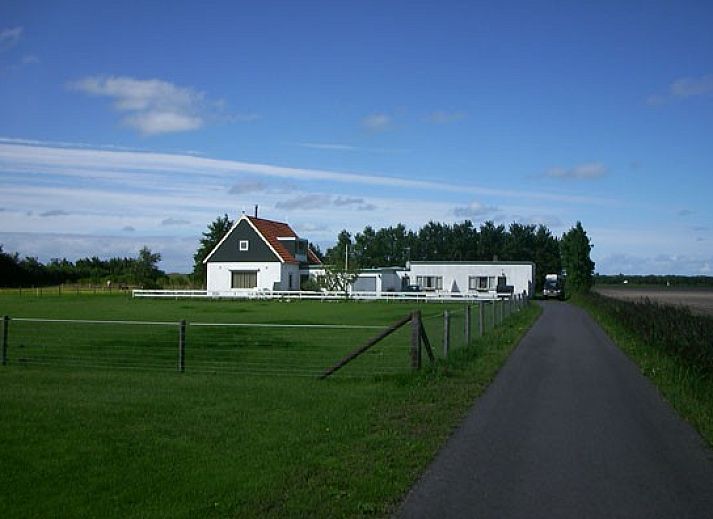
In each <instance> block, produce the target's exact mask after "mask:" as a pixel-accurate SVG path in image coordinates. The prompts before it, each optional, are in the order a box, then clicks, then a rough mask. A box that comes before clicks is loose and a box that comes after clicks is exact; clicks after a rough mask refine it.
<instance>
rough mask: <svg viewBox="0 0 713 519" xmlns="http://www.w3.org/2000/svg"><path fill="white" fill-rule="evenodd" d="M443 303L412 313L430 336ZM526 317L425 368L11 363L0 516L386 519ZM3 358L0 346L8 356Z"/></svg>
mask: <svg viewBox="0 0 713 519" xmlns="http://www.w3.org/2000/svg"><path fill="white" fill-rule="evenodd" d="M444 308H446V306H444V305H431V306H427V305H426V306H423V307H422V308H421V309H422V311H423V313H424V316H425V318H426V321H425V322H426V323H431V324H428V326H427V327H431V332H430V333H431V334H433V335H436V334H437V331H436V330H438V326H437V325H436V324H435V323H436V322H438V321H439V319H440V317H439V316H440V314H441V313H442V311H443V309H444ZM457 309H458V308H457V307H453V310H457ZM410 310H412V307H411V306H409V305H402V304H381V303H311V302H301V303H278V302H210V301H198V302H192V301H191V302H186V301H148V300H131V299H126V298H122V297H115V296H110V297H101V296H76V297H73V298H70V297H67V296H62V297H56V298H49V297H40V298H28V297H26V296H22V297H16V296H2V297H0V314H9V315H11V316H22V317H45V318H55V319H61V318H73V319H110V320H156V321H178V320H180V319H187V320H191V321H196V322H198V321H200V322H239V321H240V322H272V323H288V322H301V323H305V322H313V323H333V324H345V323H352V324H369V325H384V324H387V323H390V322H393V321H395V320H397V319H398V318H400V317H402V316H403V315H405V314H407V313H408V312H409V311H410ZM538 313H539V308H538V307H537V306H536V305H531V306H529V307H528V308H526V309H525V310H524V311H522V312H519V313H516V314H514V315H513V316H512V317H511V318H510V319H508V320H507V321H506V322H505V323H503V324H502V325H501V326H499V327H498V328H496V329H495V330H493V331H489V332H488V334H487V335H486V336H485V337H484V338H482V339H477V340H474V341H473V343H472V344H471V345H470V346H469V347H467V348H460V349H456V350H455V351H453V352H452V354H451V355H450V357H449V359H448V360H447V361H444V360H441V361H439V363H438V364H437V366H436V367H435V368H431V369H424V370H422V371H421V372H419V373H411V372H409V371H408V369H406V370H404V371H403V372H400V373H398V374H394V375H388V376H383V375H376V376H360V377H356V378H353V377H343V378H341V379H340V378H335V379H329V380H326V381H319V380H316V379H315V378H314V377H304V376H292V375H290V374H288V375H285V376H265V375H256V374H251V375H244V374H236V373H233V372H225V373H223V372H217V374H213V373H203V372H193V373H191V371H190V369H189V367H190V364H188V366H187V372H186V373H183V374H179V373H176V372H175V371H172V370H171V369H169V370H165V371H160V370H156V371H141V370H129V369H116V367H114V366H105V367H102V368H96V367H93V368H88V367H83V366H80V365H74V366H69V365H66V364H62V363H55V364H49V365H37V364H32V363H25V364H19V363H17V362H15V363H12V362H11V363H10V364H9V365H8V366H5V367H2V368H0V387H1V388H2V392H1V393H0V413H1V416H2V419H1V420H0V465H1V466H2V471H1V472H0V488H2V489H3V490H2V492H0V510H2V511H3V517H46V516H57V515H61V516H72V517H127V516H142V517H196V516H200V517H235V516H240V517H245V516H248V517H258V516H260V517H262V516H304V515H316V516H323V517H332V516H360V515H379V516H382V515H386V514H388V513H389V512H390V511H392V510H393V507H394V506H395V505H396V504H398V502H399V500H400V498H401V496H402V495H403V494H404V492H406V491H407V490H408V488H409V487H410V485H411V484H412V483H413V482H414V480H415V479H416V477H417V476H418V475H419V474H420V472H421V471H422V470H423V469H424V468H425V466H426V464H427V463H428V461H429V460H430V459H431V457H432V456H433V455H434V453H435V452H436V450H437V449H438V447H439V446H440V445H441V444H442V442H443V441H444V440H445V438H446V437H447V436H448V434H449V433H450V432H451V430H452V428H453V427H454V426H455V425H456V424H457V423H458V421H459V419H460V417H461V416H462V415H463V413H464V412H465V411H466V410H467V409H468V408H469V406H470V405H471V404H472V401H473V399H474V398H475V397H476V396H477V395H478V394H479V393H480V392H482V391H483V389H484V388H485V387H486V386H487V384H488V383H489V381H490V380H491V379H492V378H493V376H494V375H495V373H496V372H497V370H498V369H499V367H500V365H501V364H502V362H503V361H504V360H505V359H506V358H507V356H508V355H509V352H510V351H511V350H512V348H513V347H514V345H515V344H516V342H517V340H518V339H519V337H520V336H521V335H522V334H523V333H524V331H525V330H526V329H527V328H528V327H529V326H530V325H531V323H532V322H533V321H534V319H535V318H536V316H537V315H538ZM454 322H455V321H454ZM17 324H18V323H16V322H12V324H11V327H15V326H16V325H17ZM453 326H454V330H455V329H456V328H457V325H453ZM373 331H374V330H365V331H363V332H361V331H360V333H365V334H367V335H371V334H373ZM13 333H18V332H17V330H16V329H15V328H11V330H10V337H11V339H12V337H13ZM77 333H79V332H76V331H73V332H72V334H77ZM281 333H283V334H284V332H281ZM293 335H295V333H294V332H289V333H288V334H287V335H283V337H286V338H287V339H290V340H293V339H294V337H292V336H293ZM455 335H456V333H455V332H454V336H455ZM474 335H475V336H477V334H474ZM80 338H81V337H77V339H80ZM396 339H398V337H397V338H396ZM295 340H296V339H295ZM360 340H361V337H358V336H356V334H354V333H353V332H349V331H347V332H346V333H344V334H343V333H342V332H340V333H339V334H335V333H332V334H331V337H330V336H328V337H326V339H325V340H324V341H323V342H322V343H321V344H323V345H324V347H325V348H329V347H330V346H332V343H334V342H338V343H340V344H343V345H344V346H343V347H344V348H346V349H351V348H352V347H353V346H356V345H357V344H358V342H359V341H360ZM299 341H302V339H299ZM299 341H297V342H299ZM330 341H331V342H330ZM275 342H278V341H277V339H276V340H275ZM432 342H433V343H434V344H435V345H438V344H440V342H439V341H438V340H436V339H434V338H432ZM355 343H357V344H355ZM189 344H190V343H189ZM107 346H109V345H105V347H107ZM15 347H16V348H17V345H16V346H15ZM388 347H393V348H397V349H398V348H399V347H400V348H403V350H402V351H401V352H399V355H401V353H403V356H404V363H405V365H406V366H408V364H407V359H408V347H407V344H402V345H400V346H399V341H398V340H397V341H395V342H392V343H390V344H389V345H388ZM12 348H13V342H12V340H11V341H10V350H9V357H10V359H11V361H12V359H13V349H12ZM101 351H104V350H101ZM101 351H99V352H97V353H101ZM14 353H17V352H14ZM335 353H336V352H335ZM330 360H331V355H330Z"/></svg>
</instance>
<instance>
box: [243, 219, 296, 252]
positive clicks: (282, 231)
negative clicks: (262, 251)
mask: <svg viewBox="0 0 713 519" xmlns="http://www.w3.org/2000/svg"><path fill="white" fill-rule="evenodd" d="M246 218H247V219H248V220H250V223H252V224H253V225H254V226H255V228H256V229H257V230H258V232H259V233H260V234H262V235H263V237H264V238H265V239H266V240H267V242H268V243H269V244H270V245H271V246H272V248H273V249H275V252H277V254H278V255H279V256H280V258H281V259H282V261H284V262H285V263H299V261H297V260H296V259H295V257H294V256H293V255H292V254H290V251H288V250H287V249H286V248H285V246H284V245H282V243H280V240H278V239H277V238H278V237H280V238H285V237H292V238H297V234H295V231H293V230H292V228H291V227H290V226H289V225H287V224H286V223H282V222H275V221H272V220H265V219H264V218H255V217H254V216H247V215H246Z"/></svg>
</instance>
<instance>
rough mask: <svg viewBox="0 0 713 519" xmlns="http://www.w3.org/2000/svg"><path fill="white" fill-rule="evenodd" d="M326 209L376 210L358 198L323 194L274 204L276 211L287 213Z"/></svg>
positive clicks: (301, 196) (372, 205)
mask: <svg viewBox="0 0 713 519" xmlns="http://www.w3.org/2000/svg"><path fill="white" fill-rule="evenodd" d="M326 207H339V208H352V209H356V210H357V211H373V210H375V209H376V208H377V207H376V205H374V204H372V203H368V202H366V201H365V200H364V199H363V198H360V197H349V196H331V195H327V194H324V193H311V194H304V195H300V196H296V197H293V198H289V199H287V200H281V201H279V202H277V203H276V204H275V208H276V209H284V210H287V211H294V210H300V211H310V210H324V209H325V208H326Z"/></svg>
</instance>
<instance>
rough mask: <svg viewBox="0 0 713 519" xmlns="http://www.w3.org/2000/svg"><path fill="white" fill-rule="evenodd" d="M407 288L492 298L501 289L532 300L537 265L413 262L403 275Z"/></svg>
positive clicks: (495, 262)
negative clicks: (502, 287) (412, 286)
mask: <svg viewBox="0 0 713 519" xmlns="http://www.w3.org/2000/svg"><path fill="white" fill-rule="evenodd" d="M402 278H403V280H404V285H418V286H419V287H420V288H421V290H424V291H434V292H451V293H463V294H476V295H483V296H493V295H495V294H496V293H497V292H498V286H508V287H510V286H511V287H512V292H513V293H514V294H522V293H526V294H527V295H528V296H532V295H533V294H534V290H535V264H534V263H532V262H530V261H411V262H409V263H407V265H406V269H405V270H404V271H402Z"/></svg>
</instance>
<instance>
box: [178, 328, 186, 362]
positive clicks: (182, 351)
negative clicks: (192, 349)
mask: <svg viewBox="0 0 713 519" xmlns="http://www.w3.org/2000/svg"><path fill="white" fill-rule="evenodd" d="M178 371H179V372H181V373H183V372H184V371H186V321H185V320H183V321H181V322H180V323H178Z"/></svg>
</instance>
